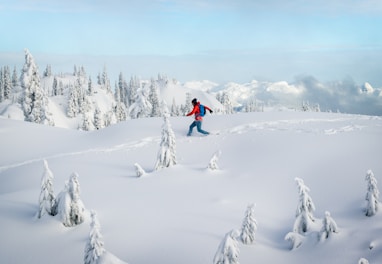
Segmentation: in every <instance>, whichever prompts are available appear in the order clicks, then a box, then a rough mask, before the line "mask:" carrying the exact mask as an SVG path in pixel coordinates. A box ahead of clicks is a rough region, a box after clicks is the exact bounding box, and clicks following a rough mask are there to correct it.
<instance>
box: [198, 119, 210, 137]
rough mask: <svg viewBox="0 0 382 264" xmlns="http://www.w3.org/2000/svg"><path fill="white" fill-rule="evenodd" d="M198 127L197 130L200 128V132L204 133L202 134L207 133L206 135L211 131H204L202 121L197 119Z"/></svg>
mask: <svg viewBox="0 0 382 264" xmlns="http://www.w3.org/2000/svg"><path fill="white" fill-rule="evenodd" d="M196 128H197V130H198V132H199V133H202V134H205V135H208V134H209V132H207V131H204V130H203V129H202V121H196Z"/></svg>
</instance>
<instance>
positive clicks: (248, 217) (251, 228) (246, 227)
mask: <svg viewBox="0 0 382 264" xmlns="http://www.w3.org/2000/svg"><path fill="white" fill-rule="evenodd" d="M256 230H257V221H256V219H255V204H251V205H249V206H248V208H247V211H246V212H245V217H244V220H243V224H242V226H241V232H240V240H241V241H242V242H243V243H244V244H247V245H248V244H252V243H253V242H254V241H255V233H256Z"/></svg>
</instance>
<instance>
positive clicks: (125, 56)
mask: <svg viewBox="0 0 382 264" xmlns="http://www.w3.org/2000/svg"><path fill="white" fill-rule="evenodd" d="M310 2H314V3H310ZM0 17H1V19H0V20H1V23H0V31H1V32H2V41H0V65H2V64H5V65H11V66H12V65H13V64H16V65H22V63H23V50H24V48H28V49H29V50H30V51H31V53H32V54H33V55H34V57H35V60H36V61H37V63H38V64H39V65H40V68H44V67H45V64H48V63H49V64H51V65H52V70H53V71H54V72H55V71H56V70H58V71H71V70H72V68H73V65H74V64H77V65H84V66H85V69H87V71H88V72H96V71H101V70H102V68H103V66H104V65H106V67H107V69H108V70H109V71H110V72H113V73H115V74H116V75H117V74H118V73H119V72H123V73H124V74H125V75H127V76H130V75H133V74H137V75H140V76H142V77H144V78H150V76H156V75H157V73H159V72H161V73H165V74H167V75H169V76H170V77H174V78H177V79H179V80H181V81H190V80H202V79H209V80H212V81H216V82H218V83H221V82H227V81H237V82H245V81H250V80H252V79H258V80H269V81H279V80H287V81H293V79H294V78H295V77H296V76H299V75H312V76H315V77H317V78H318V79H320V80H323V81H325V80H336V79H342V78H348V77H351V78H353V79H354V80H355V81H357V82H359V83H363V82H365V81H369V82H370V83H371V84H372V85H373V86H375V87H382V77H381V76H382V74H381V73H382V66H381V61H382V1H379V0H336V1H328V0H316V1H304V0H289V1H285V0H231V1H228V0H209V1H202V0H193V1H189V0H172V1H170V0H151V1H149V0H126V1H123V0H108V1H100V0H77V1H75V0H66V1H61V0H8V1H5V3H0ZM113 73H111V75H113Z"/></svg>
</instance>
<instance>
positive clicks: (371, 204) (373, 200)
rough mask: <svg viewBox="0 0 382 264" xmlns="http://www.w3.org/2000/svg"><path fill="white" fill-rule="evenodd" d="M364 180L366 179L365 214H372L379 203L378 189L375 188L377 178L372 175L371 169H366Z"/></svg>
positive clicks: (375, 211)
mask: <svg viewBox="0 0 382 264" xmlns="http://www.w3.org/2000/svg"><path fill="white" fill-rule="evenodd" d="M365 180H366V181H367V193H366V202H367V206H366V216H373V215H375V214H376V213H377V211H378V205H379V201H378V199H379V190H378V188H377V179H376V178H375V177H374V173H373V172H372V171H371V170H368V171H367V172H366V177H365Z"/></svg>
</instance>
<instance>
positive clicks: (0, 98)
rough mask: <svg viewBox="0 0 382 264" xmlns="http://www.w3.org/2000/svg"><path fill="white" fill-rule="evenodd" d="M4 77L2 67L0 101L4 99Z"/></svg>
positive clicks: (0, 73)
mask: <svg viewBox="0 0 382 264" xmlns="http://www.w3.org/2000/svg"><path fill="white" fill-rule="evenodd" d="M4 100H5V98H4V77H3V69H2V68H0V102H2V101H4Z"/></svg>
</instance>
